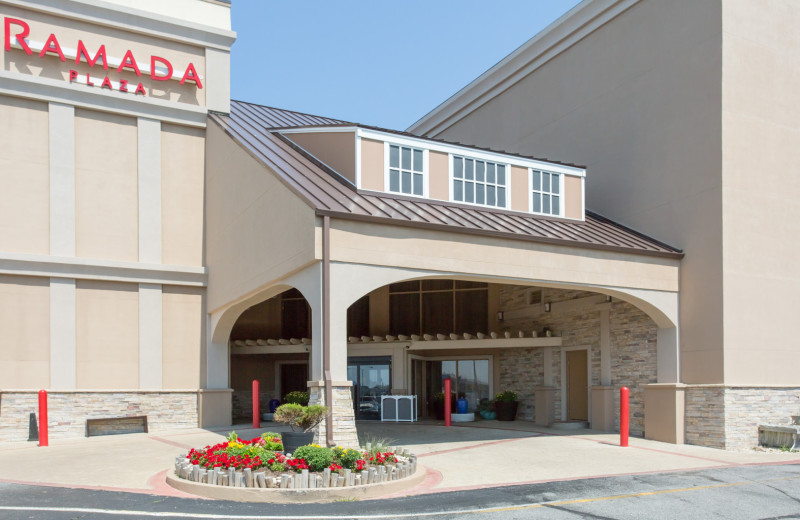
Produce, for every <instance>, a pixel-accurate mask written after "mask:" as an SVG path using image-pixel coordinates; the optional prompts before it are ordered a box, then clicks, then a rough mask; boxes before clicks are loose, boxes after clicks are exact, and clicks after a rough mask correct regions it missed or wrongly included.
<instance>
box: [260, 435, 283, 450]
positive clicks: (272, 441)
mask: <svg viewBox="0 0 800 520" xmlns="http://www.w3.org/2000/svg"><path fill="white" fill-rule="evenodd" d="M261 440H262V441H263V444H262V445H263V447H264V448H266V449H268V450H272V451H283V440H282V439H281V434H280V433H275V432H264V433H262V434H261Z"/></svg>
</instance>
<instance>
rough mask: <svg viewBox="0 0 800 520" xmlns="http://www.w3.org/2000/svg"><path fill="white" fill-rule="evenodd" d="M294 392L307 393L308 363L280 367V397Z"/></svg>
mask: <svg viewBox="0 0 800 520" xmlns="http://www.w3.org/2000/svg"><path fill="white" fill-rule="evenodd" d="M295 390H298V391H301V392H307V391H308V363H292V364H284V365H281V396H280V399H281V401H283V396H285V395H286V394H288V393H289V392H294V391H295Z"/></svg>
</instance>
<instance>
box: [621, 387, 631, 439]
mask: <svg viewBox="0 0 800 520" xmlns="http://www.w3.org/2000/svg"><path fill="white" fill-rule="evenodd" d="M629 394H630V390H628V387H627V386H623V387H622V388H620V389H619V445H620V446H622V447H623V448H624V447H626V446H627V445H628V396H629Z"/></svg>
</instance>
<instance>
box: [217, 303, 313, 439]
mask: <svg viewBox="0 0 800 520" xmlns="http://www.w3.org/2000/svg"><path fill="white" fill-rule="evenodd" d="M311 312H312V311H311V307H310V305H309V304H308V301H306V299H305V298H304V297H303V295H302V293H300V291H298V290H297V289H288V290H285V291H283V292H282V293H280V294H278V295H276V296H273V297H272V298H269V299H267V300H264V301H262V302H260V303H257V304H255V305H253V306H251V307H249V308H248V309H247V310H245V311H244V312H242V314H241V315H240V316H239V317H238V318H237V320H236V322H235V323H234V324H233V327H232V329H231V332H230V338H229V339H230V345H231V358H230V381H231V388H233V402H232V415H233V422H234V424H235V423H237V422H245V421H249V420H251V419H252V409H253V394H252V382H253V380H254V379H257V380H258V381H259V383H260V396H259V405H260V409H261V410H262V411H263V412H268V411H269V403H270V401H272V400H273V399H277V400H279V401H280V402H283V401H284V397H285V396H286V394H288V393H289V392H293V391H304V392H305V391H308V387H307V383H308V380H309V351H310V348H311V337H312V336H311Z"/></svg>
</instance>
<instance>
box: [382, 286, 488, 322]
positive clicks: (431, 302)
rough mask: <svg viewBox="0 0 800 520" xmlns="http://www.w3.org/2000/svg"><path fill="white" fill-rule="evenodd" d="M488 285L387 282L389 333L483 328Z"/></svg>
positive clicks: (486, 311) (486, 310)
mask: <svg viewBox="0 0 800 520" xmlns="http://www.w3.org/2000/svg"><path fill="white" fill-rule="evenodd" d="M488 315H489V286H488V284H485V283H479V282H462V281H453V280H422V282H420V281H419V280H415V281H412V282H400V283H395V284H391V285H390V286H389V328H390V329H391V332H392V334H449V333H451V332H455V333H456V334H462V333H464V332H468V333H470V334H476V333H478V332H487V330H488Z"/></svg>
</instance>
